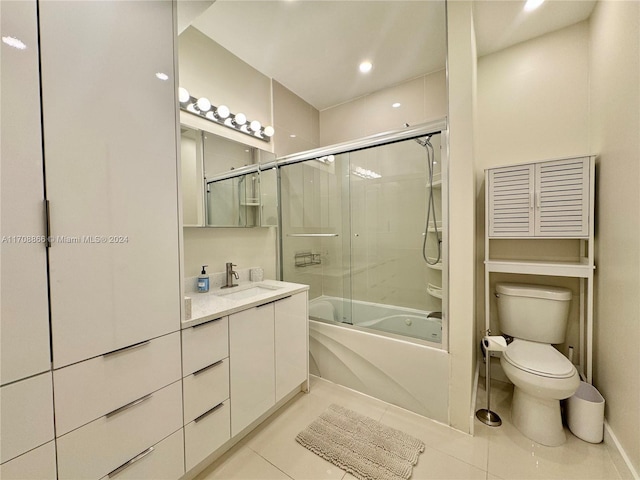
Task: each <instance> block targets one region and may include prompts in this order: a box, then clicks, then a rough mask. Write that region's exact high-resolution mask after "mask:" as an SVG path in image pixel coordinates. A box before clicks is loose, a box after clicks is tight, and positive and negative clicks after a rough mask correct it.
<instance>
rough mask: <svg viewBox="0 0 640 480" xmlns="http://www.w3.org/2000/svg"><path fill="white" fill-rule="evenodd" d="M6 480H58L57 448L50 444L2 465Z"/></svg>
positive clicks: (51, 442)
mask: <svg viewBox="0 0 640 480" xmlns="http://www.w3.org/2000/svg"><path fill="white" fill-rule="evenodd" d="M0 478H3V479H5V480H34V479H38V480H56V446H55V442H54V441H53V440H51V441H50V442H49V443H45V444H44V445H42V446H40V447H38V448H36V449H34V450H31V451H30V452H27V453H25V454H24V455H20V456H19V457H16V458H14V459H13V460H10V461H8V462H7V463H3V464H2V465H0Z"/></svg>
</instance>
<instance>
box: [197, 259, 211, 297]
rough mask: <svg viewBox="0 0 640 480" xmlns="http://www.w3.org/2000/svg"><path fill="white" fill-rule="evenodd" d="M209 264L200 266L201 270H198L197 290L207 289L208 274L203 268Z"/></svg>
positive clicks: (205, 290) (203, 290) (206, 290)
mask: <svg viewBox="0 0 640 480" xmlns="http://www.w3.org/2000/svg"><path fill="white" fill-rule="evenodd" d="M208 266H209V265H203V266H202V272H200V276H199V277H198V291H199V292H208V291H209V275H207V272H206V271H205V268H206V267H208Z"/></svg>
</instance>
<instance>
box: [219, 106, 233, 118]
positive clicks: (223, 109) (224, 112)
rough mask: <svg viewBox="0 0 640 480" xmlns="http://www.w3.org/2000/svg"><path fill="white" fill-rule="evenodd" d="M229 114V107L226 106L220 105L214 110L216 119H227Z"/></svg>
mask: <svg viewBox="0 0 640 480" xmlns="http://www.w3.org/2000/svg"><path fill="white" fill-rule="evenodd" d="M230 113H231V112H230V111H229V107H227V106H226V105H220V106H219V107H218V108H216V116H217V117H218V118H227V117H228V116H229V114H230Z"/></svg>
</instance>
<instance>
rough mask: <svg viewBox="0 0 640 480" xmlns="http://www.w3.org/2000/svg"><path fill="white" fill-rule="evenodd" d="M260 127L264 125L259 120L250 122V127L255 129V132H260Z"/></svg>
mask: <svg viewBox="0 0 640 480" xmlns="http://www.w3.org/2000/svg"><path fill="white" fill-rule="evenodd" d="M260 127H262V125H260V122H259V121H258V120H253V121H252V122H251V123H250V124H249V128H250V129H251V130H253V131H254V132H259V131H260Z"/></svg>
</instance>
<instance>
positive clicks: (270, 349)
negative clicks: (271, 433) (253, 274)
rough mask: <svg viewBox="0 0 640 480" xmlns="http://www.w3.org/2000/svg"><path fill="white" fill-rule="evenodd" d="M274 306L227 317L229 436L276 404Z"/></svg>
mask: <svg viewBox="0 0 640 480" xmlns="http://www.w3.org/2000/svg"><path fill="white" fill-rule="evenodd" d="M274 304H275V302H269V303H267V304H265V305H260V306H257V307H254V308H251V309H249V310H245V311H243V312H239V313H235V314H233V315H230V316H229V355H230V357H231V358H230V362H231V363H230V366H231V371H230V377H231V384H230V387H231V388H230V389H231V435H237V434H238V433H240V432H241V431H242V430H244V429H245V428H246V427H247V426H248V425H249V424H251V423H252V422H253V421H254V420H256V419H257V418H258V417H259V416H260V415H262V414H263V413H265V412H266V411H267V410H269V408H271V407H272V406H273V405H275V398H276V387H275V375H276V370H275V362H274V356H275V338H274V336H275V328H274V326H275V324H274V320H275V317H274V315H275V308H274Z"/></svg>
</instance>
